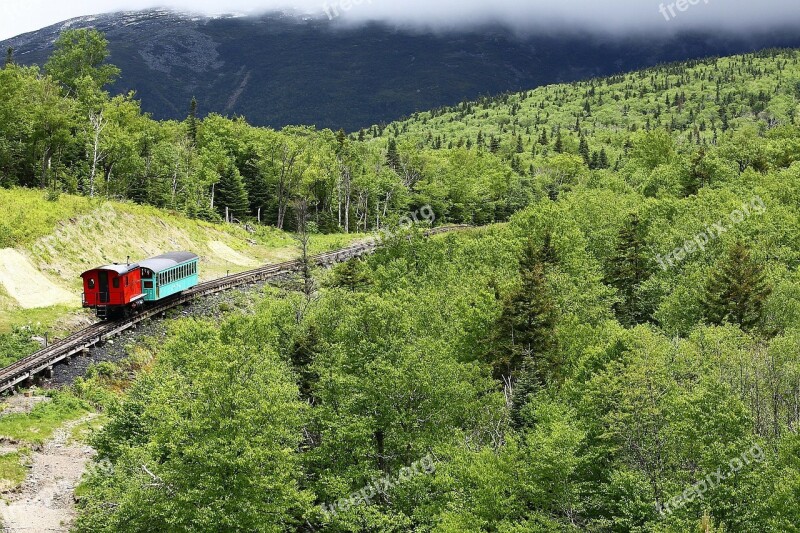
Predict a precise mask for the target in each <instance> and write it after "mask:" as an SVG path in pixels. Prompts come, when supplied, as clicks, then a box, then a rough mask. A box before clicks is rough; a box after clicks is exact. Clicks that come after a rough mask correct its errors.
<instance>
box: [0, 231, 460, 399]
mask: <svg viewBox="0 0 800 533" xmlns="http://www.w3.org/2000/svg"><path fill="white" fill-rule="evenodd" d="M469 227H470V226H464V225H462V226H444V227H440V228H433V229H431V230H428V231H427V232H426V235H437V234H440V233H447V232H451V231H460V230H464V229H466V228H469ZM378 245H379V243H378V241H377V240H376V239H370V240H368V241H365V242H362V243H359V244H354V245H352V246H348V247H346V248H341V249H339V250H334V251H332V252H325V253H321V254H317V255H314V256H311V257H309V261H310V262H311V263H312V264H314V265H319V266H330V265H333V264H336V263H340V262H342V261H346V260H348V259H351V258H353V257H358V256H361V255H364V254H368V253H371V252H373V251H374V250H375V249H376V248H377V247H378ZM302 268H303V261H302V259H295V260H292V261H286V262H283V263H277V264H274V265H267V266H263V267H260V268H256V269H253V270H248V271H246V272H240V273H238V274H231V275H229V276H225V277H222V278H218V279H215V280H212V281H206V282H203V283H200V284H198V285H196V286H194V287H192V288H191V289H188V290H186V291H183V292H182V293H180V294H179V295H176V296H173V297H170V298H168V299H166V300H164V301H161V302H158V303H157V304H156V305H155V306H153V307H149V308H146V309H144V310H142V311H140V312H139V313H137V314H136V315H134V316H132V317H130V318H124V319H119V320H113V321H107V322H98V323H96V324H92V325H91V326H89V327H87V328H85V329H83V330H81V331H78V332H76V333H73V334H72V335H70V336H68V337H66V338H64V339H59V340H58V341H57V342H54V343H53V344H51V345H50V346H47V347H45V348H43V349H41V350H39V351H38V352H36V353H34V354H32V355H29V356H28V357H25V358H23V359H20V360H19V361H17V362H16V363H13V364H11V365H9V366H7V367H5V368H3V369H0V394H2V393H4V392H6V391H8V390H10V389H13V388H14V387H15V386H17V385H18V384H20V383H23V382H32V381H33V379H34V378H35V376H37V375H39V374H42V373H44V374H45V375H47V376H48V377H49V375H51V373H52V370H53V366H54V365H56V364H58V363H61V362H65V361H67V362H68V361H69V360H70V358H71V357H72V356H74V355H75V354H80V353H88V350H89V349H90V348H91V347H93V346H95V345H98V344H101V343H103V342H104V341H105V340H107V339H110V338H112V337H115V336H116V335H119V334H120V333H122V332H123V331H125V330H128V329H131V328H133V327H135V326H136V324H138V323H139V322H142V321H144V320H147V319H149V318H152V317H154V316H157V315H159V314H162V313H165V312H166V311H168V310H170V309H172V308H175V307H177V306H179V305H182V304H184V303H186V302H190V301H192V300H194V299H196V298H203V297H205V296H209V295H212V294H215V293H218V292H222V291H225V290H229V289H232V288H235V287H240V286H242V285H249V284H251V283H258V282H261V281H268V280H270V279H275V278H278V277H280V276H283V275H286V274H290V273H294V272H298V271H300V270H302Z"/></svg>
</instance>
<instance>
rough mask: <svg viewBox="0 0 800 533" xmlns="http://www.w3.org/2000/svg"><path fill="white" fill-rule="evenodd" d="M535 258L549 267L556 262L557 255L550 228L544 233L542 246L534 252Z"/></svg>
mask: <svg viewBox="0 0 800 533" xmlns="http://www.w3.org/2000/svg"><path fill="white" fill-rule="evenodd" d="M536 260H537V261H538V262H539V263H542V264H543V265H545V267H550V266H553V265H555V264H557V263H558V255H557V254H556V249H555V246H553V234H552V233H551V232H550V230H547V231H545V233H544V238H543V239H542V247H541V248H540V249H539V251H538V252H537V254H536Z"/></svg>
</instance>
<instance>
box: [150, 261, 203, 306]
mask: <svg viewBox="0 0 800 533" xmlns="http://www.w3.org/2000/svg"><path fill="white" fill-rule="evenodd" d="M199 261H200V258H199V257H198V256H197V255H196V254H193V253H191V252H170V253H168V254H163V255H159V256H157V257H152V258H150V259H145V260H144V261H139V267H140V268H141V273H142V293H144V300H145V301H146V302H155V301H158V300H163V299H164V298H167V297H169V296H172V295H173V294H178V293H180V292H182V291H185V290H186V289H191V288H192V287H194V286H195V285H197V284H198V282H199V278H198V263H199Z"/></svg>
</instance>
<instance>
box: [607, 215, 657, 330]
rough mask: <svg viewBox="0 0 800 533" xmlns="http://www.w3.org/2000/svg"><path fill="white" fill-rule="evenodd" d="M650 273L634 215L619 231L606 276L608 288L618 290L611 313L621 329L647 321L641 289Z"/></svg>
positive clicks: (639, 224)
mask: <svg viewBox="0 0 800 533" xmlns="http://www.w3.org/2000/svg"><path fill="white" fill-rule="evenodd" d="M650 272H651V269H650V261H649V259H648V258H647V256H646V254H645V243H644V239H643V237H642V228H641V223H640V221H639V216H638V215H636V214H635V213H634V214H632V215H631V216H630V218H629V219H628V221H627V222H626V223H625V224H624V225H623V227H622V229H621V230H620V231H619V235H618V237H617V244H616V246H615V253H614V256H613V258H612V260H611V268H610V272H609V274H608V281H609V284H610V285H611V286H612V287H614V288H615V289H617V293H618V295H619V298H620V301H618V302H617V303H616V304H614V312H615V313H616V315H617V319H618V320H619V322H620V323H621V324H622V325H624V326H627V327H630V326H634V325H636V324H641V323H643V322H645V321H646V320H647V319H648V318H649V313H648V312H647V310H646V309H645V307H646V306H645V304H644V302H643V301H642V298H641V292H640V288H641V285H642V283H644V282H645V281H646V280H647V279H648V278H649V277H650Z"/></svg>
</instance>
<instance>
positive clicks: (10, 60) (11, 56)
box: [5, 46, 14, 68]
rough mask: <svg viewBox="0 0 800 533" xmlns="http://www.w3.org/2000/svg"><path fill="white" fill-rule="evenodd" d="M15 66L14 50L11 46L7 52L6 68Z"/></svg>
mask: <svg viewBox="0 0 800 533" xmlns="http://www.w3.org/2000/svg"><path fill="white" fill-rule="evenodd" d="M13 64H14V49H13V48H11V47H10V46H9V47H8V49H7V50H6V62H5V67H6V68H8V67H10V66H11V65H13Z"/></svg>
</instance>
